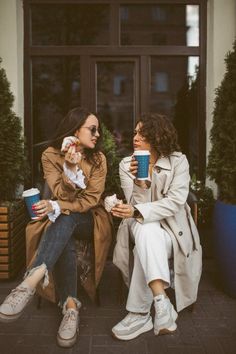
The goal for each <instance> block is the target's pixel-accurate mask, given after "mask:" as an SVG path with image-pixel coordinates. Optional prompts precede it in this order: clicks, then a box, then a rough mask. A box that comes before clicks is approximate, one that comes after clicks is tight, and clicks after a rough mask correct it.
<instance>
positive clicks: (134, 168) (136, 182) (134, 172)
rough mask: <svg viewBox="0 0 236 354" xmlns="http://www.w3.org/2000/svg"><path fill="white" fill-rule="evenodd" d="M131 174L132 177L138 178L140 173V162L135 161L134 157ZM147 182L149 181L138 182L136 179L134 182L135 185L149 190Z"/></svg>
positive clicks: (130, 168) (131, 163) (130, 169)
mask: <svg viewBox="0 0 236 354" xmlns="http://www.w3.org/2000/svg"><path fill="white" fill-rule="evenodd" d="M129 172H130V173H132V175H133V176H135V177H136V174H137V172H138V161H137V160H135V157H134V156H133V157H132V160H131V162H130V167H129ZM146 182H147V181H143V180H138V179H137V178H135V180H134V183H135V184H137V186H139V187H141V188H143V189H147V188H148V184H147V183H146Z"/></svg>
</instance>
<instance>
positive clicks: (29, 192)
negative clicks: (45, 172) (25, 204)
mask: <svg viewBox="0 0 236 354" xmlns="http://www.w3.org/2000/svg"><path fill="white" fill-rule="evenodd" d="M39 193H40V191H39V190H38V188H30V189H27V190H26V191H24V192H23V193H22V197H30V196H31V195H35V194H39Z"/></svg>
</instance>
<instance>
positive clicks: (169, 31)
mask: <svg viewBox="0 0 236 354" xmlns="http://www.w3.org/2000/svg"><path fill="white" fill-rule="evenodd" d="M120 31H121V36H120V37H121V45H188V46H198V45H199V6H198V5H183V4H176V5H174V4H168V5H163V4H159V5H152V4H148V5H143V4H142V5H141V4H135V5H122V6H120Z"/></svg>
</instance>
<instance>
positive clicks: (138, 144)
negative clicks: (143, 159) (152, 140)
mask: <svg viewBox="0 0 236 354" xmlns="http://www.w3.org/2000/svg"><path fill="white" fill-rule="evenodd" d="M141 127H142V123H141V122H139V123H138V124H137V125H136V127H135V130H134V137H133V147H134V150H149V151H151V145H150V144H149V142H147V140H146V139H145V138H144V137H143V136H142V135H140V134H139V131H140V129H141Z"/></svg>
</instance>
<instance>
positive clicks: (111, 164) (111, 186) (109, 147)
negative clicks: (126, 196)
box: [102, 124, 123, 198]
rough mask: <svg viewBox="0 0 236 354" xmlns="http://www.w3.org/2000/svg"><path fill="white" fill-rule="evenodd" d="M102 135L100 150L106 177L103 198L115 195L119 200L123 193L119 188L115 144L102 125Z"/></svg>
mask: <svg viewBox="0 0 236 354" xmlns="http://www.w3.org/2000/svg"><path fill="white" fill-rule="evenodd" d="M102 135H103V147H102V150H103V152H104V154H105V156H106V159H107V177H106V185H105V192H104V196H107V195H112V194H114V193H116V194H117V197H120V198H121V197H122V196H123V192H122V189H121V187H120V179H119V162H120V159H119V157H118V154H117V151H116V144H115V140H114V137H113V135H112V134H111V132H110V131H109V130H108V129H107V128H106V126H105V125H104V124H102Z"/></svg>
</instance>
